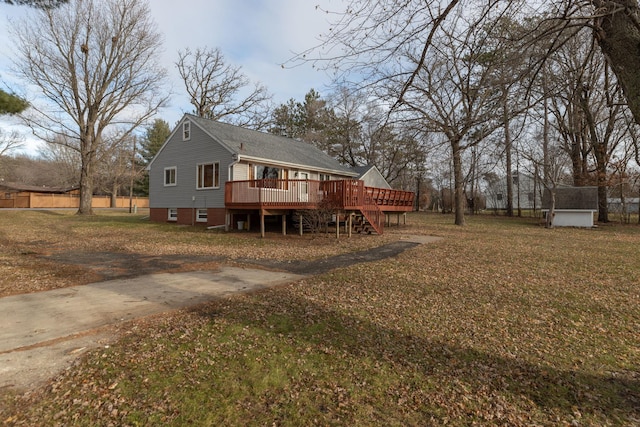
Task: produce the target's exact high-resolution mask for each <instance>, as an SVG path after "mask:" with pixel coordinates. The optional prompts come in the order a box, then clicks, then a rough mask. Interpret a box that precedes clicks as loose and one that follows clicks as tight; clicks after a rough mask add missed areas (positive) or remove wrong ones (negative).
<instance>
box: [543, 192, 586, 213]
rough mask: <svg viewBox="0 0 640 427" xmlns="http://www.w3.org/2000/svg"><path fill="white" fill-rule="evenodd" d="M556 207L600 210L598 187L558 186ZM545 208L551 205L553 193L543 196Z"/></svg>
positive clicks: (546, 193)
mask: <svg viewBox="0 0 640 427" xmlns="http://www.w3.org/2000/svg"><path fill="white" fill-rule="evenodd" d="M555 193H556V205H555V209H570V210H573V209H577V210H595V211H597V210H598V187H558V188H556V189H555ZM542 206H543V209H549V208H550V207H551V193H550V191H549V190H548V189H547V190H545V192H544V194H543V196H542Z"/></svg>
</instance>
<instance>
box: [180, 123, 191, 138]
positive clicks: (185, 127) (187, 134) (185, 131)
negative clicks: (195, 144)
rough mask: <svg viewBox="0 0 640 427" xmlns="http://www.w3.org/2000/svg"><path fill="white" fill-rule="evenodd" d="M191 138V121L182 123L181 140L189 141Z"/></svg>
mask: <svg viewBox="0 0 640 427" xmlns="http://www.w3.org/2000/svg"><path fill="white" fill-rule="evenodd" d="M190 139H191V122H184V123H183V124H182V140H183V141H189V140H190Z"/></svg>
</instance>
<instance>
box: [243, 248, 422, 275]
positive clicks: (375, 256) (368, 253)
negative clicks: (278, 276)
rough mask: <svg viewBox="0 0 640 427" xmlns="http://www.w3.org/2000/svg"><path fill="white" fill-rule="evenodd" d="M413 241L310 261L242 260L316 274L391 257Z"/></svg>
mask: <svg viewBox="0 0 640 427" xmlns="http://www.w3.org/2000/svg"><path fill="white" fill-rule="evenodd" d="M419 244H420V243H415V242H392V243H388V244H386V245H382V246H379V247H377V248H373V249H366V250H362V251H358V252H353V253H348V254H341V255H336V256H332V257H329V258H324V259H317V260H312V261H295V262H292V261H274V260H244V262H246V263H247V264H251V265H255V266H260V267H266V268H269V269H276V270H283V271H287V272H289V273H295V274H305V275H316V274H324V273H327V272H328V271H330V270H333V269H336V268H344V267H349V266H351V265H354V264H359V263H362V262H373V261H379V260H382V259H386V258H391V257H394V256H396V255H399V254H401V253H402V252H404V251H406V250H408V249H411V248H414V247H416V246H418V245H419Z"/></svg>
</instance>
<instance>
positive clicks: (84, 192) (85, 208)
mask: <svg viewBox="0 0 640 427" xmlns="http://www.w3.org/2000/svg"><path fill="white" fill-rule="evenodd" d="M83 157H85V156H83ZM87 157H88V156H87ZM92 206H93V162H92V161H91V162H89V161H87V160H83V161H82V167H81V168H80V207H79V208H78V212H77V213H78V214H79V215H93V207H92Z"/></svg>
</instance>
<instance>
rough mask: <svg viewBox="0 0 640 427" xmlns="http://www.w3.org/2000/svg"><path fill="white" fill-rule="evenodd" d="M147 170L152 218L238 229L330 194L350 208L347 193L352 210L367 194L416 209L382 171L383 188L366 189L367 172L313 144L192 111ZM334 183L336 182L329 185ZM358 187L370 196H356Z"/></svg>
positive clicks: (394, 207)
mask: <svg viewBox="0 0 640 427" xmlns="http://www.w3.org/2000/svg"><path fill="white" fill-rule="evenodd" d="M148 171H149V207H150V217H151V220H153V221H159V222H167V221H168V222H176V223H177V224H187V225H195V224H197V223H201V224H204V225H207V226H223V225H224V226H227V227H233V226H234V225H235V224H238V222H237V221H236V220H239V219H241V218H242V219H246V220H249V219H250V218H249V216H251V215H254V214H259V215H261V216H264V215H283V218H284V215H288V214H291V213H292V212H294V211H295V210H297V209H301V208H302V209H305V208H307V209H311V208H314V207H317V206H318V205H319V203H320V201H321V199H327V198H328V197H332V199H331V200H333V201H339V202H340V203H341V204H342V205H341V207H342V208H343V209H346V207H345V206H344V200H346V199H345V197H344V195H345V194H348V195H349V196H350V197H351V198H350V199H349V200H350V201H349V204H353V206H352V208H353V209H356V208H358V206H359V205H357V203H360V204H363V203H365V199H366V200H368V203H369V204H371V203H374V204H375V203H378V202H377V201H376V200H378V199H379V200H380V201H381V202H384V203H387V204H388V205H389V207H388V209H387V210H392V211H407V210H411V209H410V207H409V204H408V203H409V202H408V200H407V199H408V198H411V202H410V203H411V205H412V204H413V197H412V196H413V193H408V192H400V191H396V190H387V189H388V188H389V185H388V184H387V183H386V181H385V182H384V183H380V182H379V181H378V180H377V177H376V181H375V182H377V183H379V184H382V185H381V186H382V187H383V188H382V189H376V188H370V187H364V185H366V184H364V182H363V181H358V177H359V175H360V173H359V172H362V171H356V170H353V169H351V168H349V167H347V166H344V165H342V164H340V163H339V162H338V161H336V160H335V159H333V158H332V157H330V156H328V155H327V154H325V153H324V152H322V151H320V150H319V149H318V148H316V147H315V146H313V145H311V144H308V143H305V142H302V141H297V140H294V139H290V138H285V137H280V136H276V135H272V134H268V133H264V132H258V131H253V130H249V129H244V128H241V127H237V126H233V125H230V124H226V123H220V122H216V121H212V120H208V119H204V118H201V117H197V116H194V115H191V114H185V115H184V116H183V118H182V119H181V120H180V122H179V123H178V125H177V127H176V128H175V129H174V131H173V132H172V133H171V135H170V136H169V138H168V139H167V141H166V142H165V143H164V145H163V146H162V147H161V148H160V150H159V151H158V153H157V154H156V156H155V157H154V158H153V160H152V161H151V162H150V164H149V166H148ZM370 172H371V171H370ZM374 172H375V171H374ZM378 174H379V173H378ZM371 176H375V173H372V174H371ZM380 178H381V176H380ZM328 181H331V185H325V184H323V183H328ZM339 182H345V183H347V182H348V183H349V184H348V185H347V184H340V185H338V183H339ZM354 182H355V183H357V182H359V183H360V185H359V186H358V185H356V184H352V183H354ZM373 190H378V191H373ZM383 190H384V191H383ZM357 191H360V192H361V193H362V194H365V192H368V193H367V194H369V196H368V197H364V196H362V197H360V198H359V199H358V198H357V197H356V198H354V197H355V196H357V195H358V193H357ZM336 195H337V196H340V197H341V198H340V199H338V198H336ZM392 197H393V199H392ZM374 199H376V200H374ZM352 200H357V201H358V202H357V203H356V202H351V201H352ZM372 200H373V202H372ZM389 202H393V203H389ZM405 204H406V205H407V206H405ZM234 216H236V217H238V218H235V219H234Z"/></svg>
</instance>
